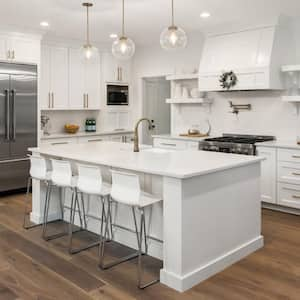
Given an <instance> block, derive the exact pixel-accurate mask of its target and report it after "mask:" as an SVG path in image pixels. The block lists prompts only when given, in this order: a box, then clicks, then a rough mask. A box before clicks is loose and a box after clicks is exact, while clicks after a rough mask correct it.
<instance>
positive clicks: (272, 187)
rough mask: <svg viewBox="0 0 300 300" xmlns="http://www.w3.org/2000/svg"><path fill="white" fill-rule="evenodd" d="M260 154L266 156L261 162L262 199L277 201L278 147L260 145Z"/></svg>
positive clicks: (271, 201) (270, 201) (269, 201)
mask: <svg viewBox="0 0 300 300" xmlns="http://www.w3.org/2000/svg"><path fill="white" fill-rule="evenodd" d="M257 149H258V150H257V152H258V153H257V154H258V156H261V157H264V158H265V160H264V161H262V163H261V201H262V202H268V203H273V204H274V203H276V202H277V201H276V149H272V148H265V147H258V148H257Z"/></svg>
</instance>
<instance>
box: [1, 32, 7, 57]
mask: <svg viewBox="0 0 300 300" xmlns="http://www.w3.org/2000/svg"><path fill="white" fill-rule="evenodd" d="M6 44H7V40H6V39H5V38H2V37H0V60H8V50H7V45H6Z"/></svg>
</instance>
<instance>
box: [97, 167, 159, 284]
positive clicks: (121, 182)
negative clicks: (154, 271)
mask: <svg viewBox="0 0 300 300" xmlns="http://www.w3.org/2000/svg"><path fill="white" fill-rule="evenodd" d="M110 195H111V197H110V205H108V215H109V214H110V213H111V212H110V210H111V203H112V202H116V203H121V204H125V205H127V206H129V207H131V209H132V215H133V220H134V225H135V232H136V237H137V244H138V251H137V253H135V254H133V255H131V256H127V257H124V258H121V259H119V260H117V261H115V262H112V263H110V264H106V265H105V264H104V254H105V253H104V252H105V242H106V238H107V234H108V227H109V225H108V223H109V222H107V223H106V227H105V231H104V237H103V238H102V240H101V244H100V247H99V252H100V261H99V266H100V268H101V269H103V270H106V269H109V268H111V267H113V266H116V265H118V264H120V263H122V262H125V261H127V260H129V259H133V258H135V257H138V267H137V273H138V288H140V289H144V288H146V287H148V286H150V285H153V284H155V283H157V282H159V279H155V280H153V281H151V282H148V283H145V284H143V283H142V281H143V280H142V255H143V254H147V253H148V243H147V234H146V222H145V208H146V207H149V206H151V205H153V204H155V203H158V202H160V201H162V199H160V198H157V197H155V196H154V195H152V194H149V193H145V192H143V191H141V188H140V181H139V177H138V176H137V175H135V174H129V173H124V172H119V171H112V189H111V194H110ZM136 208H137V209H138V211H139V212H140V230H138V225H137V219H136V214H135V209H136ZM109 221H111V220H109ZM143 242H144V243H145V253H143V252H142V244H143Z"/></svg>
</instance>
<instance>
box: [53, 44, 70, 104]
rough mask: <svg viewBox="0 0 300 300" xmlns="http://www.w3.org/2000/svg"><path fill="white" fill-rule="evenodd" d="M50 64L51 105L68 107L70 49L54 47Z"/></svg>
mask: <svg viewBox="0 0 300 300" xmlns="http://www.w3.org/2000/svg"><path fill="white" fill-rule="evenodd" d="M50 64H51V65H50V86H51V107H52V108H54V109H65V108H68V105H69V97H68V96H69V95H68V94H69V93H68V75H69V74H68V73H69V72H68V49H67V48H58V47H52V48H51V59H50Z"/></svg>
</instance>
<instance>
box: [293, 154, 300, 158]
mask: <svg viewBox="0 0 300 300" xmlns="http://www.w3.org/2000/svg"><path fill="white" fill-rule="evenodd" d="M292 157H293V158H300V155H296V154H294V155H292Z"/></svg>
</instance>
